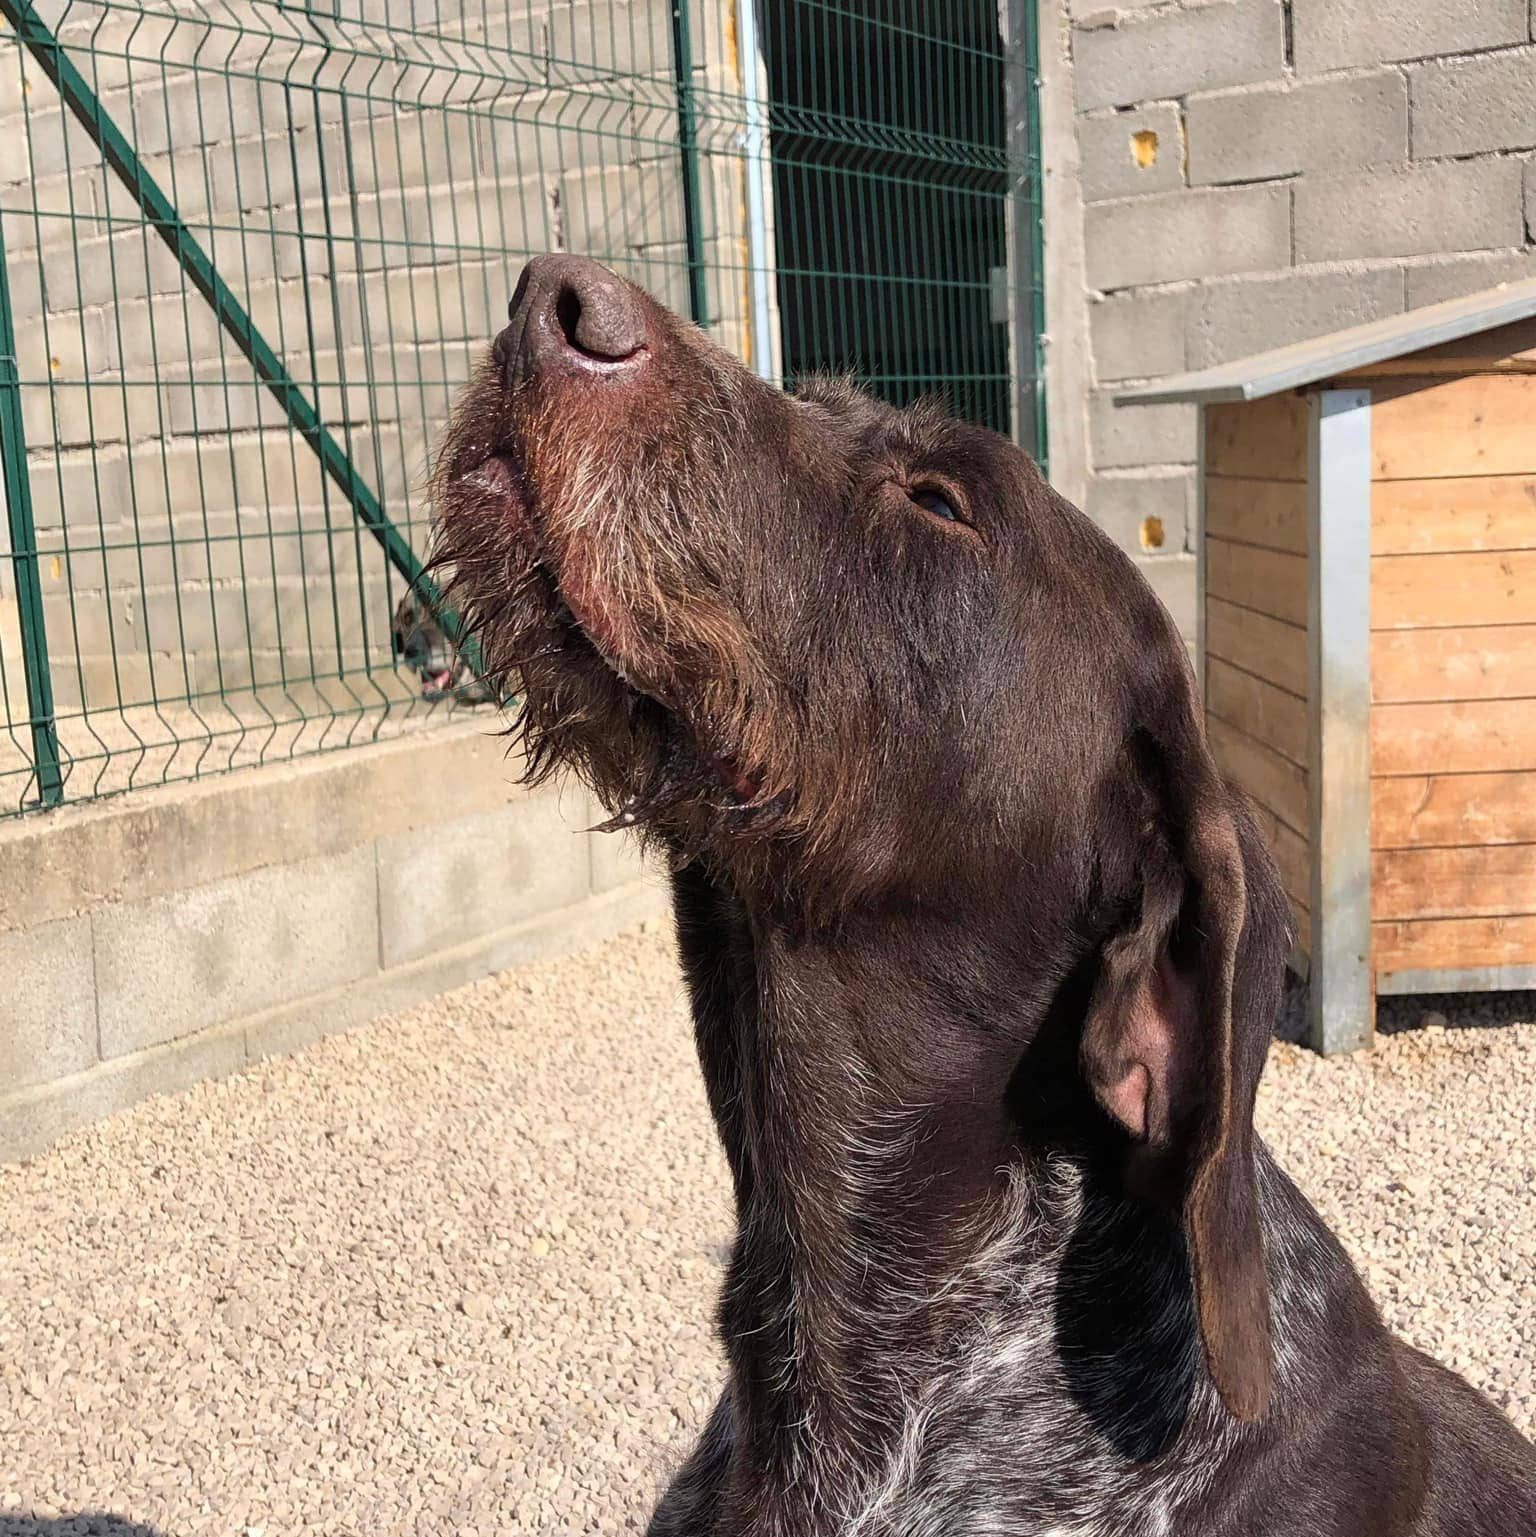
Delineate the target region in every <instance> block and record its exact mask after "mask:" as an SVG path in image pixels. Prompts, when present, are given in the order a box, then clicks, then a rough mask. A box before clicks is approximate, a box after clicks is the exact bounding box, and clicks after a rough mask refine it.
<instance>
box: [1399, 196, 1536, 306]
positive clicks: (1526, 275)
mask: <svg viewBox="0 0 1536 1537" xmlns="http://www.w3.org/2000/svg"><path fill="white" fill-rule="evenodd" d="M1531 191H1532V188H1531V181H1530V178H1527V182H1526V208H1527V210H1529V208H1530V206H1531ZM1404 276H1405V278H1406V279H1407V282H1408V308H1409V309H1411V310H1414V309H1418V308H1419V306H1420V305H1422V304H1439V303H1440V302H1441V301H1442V300H1444V299H1459V298H1460V297H1461V296H1462V295H1463V294H1475V293H1481V292H1482V291H1483V289H1485V288H1497V287H1498V286H1499V284H1501V283H1523V282H1528V281H1529V280H1530V279H1532V278H1536V251H1516V252H1504V253H1501V254H1499V255H1494V256H1461V257H1457V258H1456V259H1455V260H1453V261H1441V262H1433V263H1430V264H1427V265H1424V266H1415V267H1409V268H1407V270H1406V271H1405V273H1404Z"/></svg>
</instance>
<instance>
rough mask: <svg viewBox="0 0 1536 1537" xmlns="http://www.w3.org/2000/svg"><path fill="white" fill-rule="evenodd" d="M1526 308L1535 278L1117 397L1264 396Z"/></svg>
mask: <svg viewBox="0 0 1536 1537" xmlns="http://www.w3.org/2000/svg"><path fill="white" fill-rule="evenodd" d="M1532 315H1536V278H1532V279H1529V280H1527V281H1525V282H1520V283H1502V284H1500V285H1499V287H1497V288H1487V289H1484V290H1483V291H1482V292H1481V293H1475V294H1469V295H1467V296H1466V297H1465V298H1462V299H1448V300H1446V302H1445V303H1443V304H1430V305H1426V306H1425V307H1424V308H1423V309H1416V310H1409V311H1408V313H1407V314H1406V315H1393V316H1392V317H1391V318H1390V319H1387V320H1373V321H1371V322H1370V323H1369V324H1368V325H1363V326H1351V327H1349V329H1348V330H1345V331H1332V332H1330V333H1329V334H1328V335H1327V336H1316V337H1313V338H1312V339H1311V340H1310V341H1305V342H1293V343H1292V344H1291V345H1290V346H1289V347H1276V348H1275V349H1274V350H1273V351H1270V352H1260V353H1256V354H1255V355H1254V356H1253V357H1247V358H1239V359H1238V360H1236V361H1235V362H1232V363H1219V364H1217V365H1216V366H1215V367H1214V368H1202V369H1200V370H1199V371H1198V372H1196V373H1188V374H1176V375H1174V376H1173V377H1172V378H1169V379H1159V380H1158V381H1157V382H1156V383H1155V384H1142V385H1138V386H1136V388H1134V389H1129V390H1121V391H1119V392H1118V393H1117V394H1116V396H1115V400H1116V403H1117V404H1120V405H1150V404H1153V403H1154V402H1158V401H1173V400H1194V401H1200V402H1201V403H1206V404H1208V403H1211V402H1215V401H1223V400H1262V399H1263V397H1264V396H1266V395H1278V394H1279V393H1280V391H1282V390H1294V389H1299V388H1301V387H1302V386H1303V385H1308V384H1316V383H1317V382H1318V381H1319V380H1322V379H1331V378H1333V377H1334V376H1335V375H1337V374H1342V373H1347V372H1348V371H1349V370H1350V369H1352V368H1365V367H1368V366H1369V365H1370V364H1372V363H1380V362H1382V361H1383V360H1384V359H1386V358H1395V357H1401V356H1403V355H1405V354H1407V353H1411V352H1420V351H1422V350H1423V349H1424V348H1425V347H1433V346H1436V345H1438V344H1439V343H1441V342H1454V341H1459V340H1460V339H1461V338H1462V337H1464V336H1472V335H1474V334H1475V333H1477V332H1479V331H1491V330H1493V329H1494V328H1495V327H1497V326H1505V325H1509V324H1510V323H1511V322H1512V321H1516V320H1525V319H1527V318H1528V317H1530V316H1532Z"/></svg>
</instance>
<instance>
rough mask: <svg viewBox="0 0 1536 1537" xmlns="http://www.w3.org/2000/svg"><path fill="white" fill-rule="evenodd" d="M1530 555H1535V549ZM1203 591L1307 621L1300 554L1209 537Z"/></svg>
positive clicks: (1287, 619) (1292, 619) (1291, 621)
mask: <svg viewBox="0 0 1536 1537" xmlns="http://www.w3.org/2000/svg"><path fill="white" fill-rule="evenodd" d="M1532 554H1533V558H1536V551H1533V552H1532ZM1205 590H1206V592H1207V593H1209V594H1211V595H1212V596H1213V597H1218V598H1225V599H1227V601H1228V602H1230V603H1236V604H1239V605H1240V606H1241V607H1243V608H1248V609H1252V610H1253V611H1254V612H1255V613H1259V614H1268V615H1269V616H1270V618H1271V619H1283V620H1284V621H1285V622H1286V623H1287V624H1294V625H1303V626H1304V625H1305V624H1306V622H1307V562H1306V557H1305V556H1302V555H1283V554H1281V553H1280V552H1279V551H1277V550H1260V549H1257V548H1255V547H1254V546H1253V545H1249V544H1232V543H1230V542H1229V541H1228V540H1226V539H1211V538H1208V539H1207V540H1206V541H1205Z"/></svg>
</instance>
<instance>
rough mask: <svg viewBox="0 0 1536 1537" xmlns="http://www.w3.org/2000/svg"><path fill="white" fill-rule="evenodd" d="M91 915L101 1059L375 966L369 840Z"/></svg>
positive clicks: (365, 972)
mask: <svg viewBox="0 0 1536 1537" xmlns="http://www.w3.org/2000/svg"><path fill="white" fill-rule="evenodd" d="M94 923H95V937H96V982H97V990H98V1008H99V1011H100V1019H101V1052H102V1056H103V1057H107V1058H110V1057H116V1056H122V1055H125V1054H126V1053H128V1052H132V1051H140V1050H142V1049H143V1048H145V1047H147V1046H154V1045H157V1044H159V1043H160V1042H162V1041H171V1040H175V1039H177V1038H178V1037H180V1036H184V1035H190V1034H192V1033H193V1032H194V1031H196V1030H201V1029H203V1028H205V1027H207V1026H210V1025H215V1024H219V1023H221V1022H223V1021H225V1020H232V1019H239V1018H240V1017H242V1016H243V1015H246V1014H253V1013H256V1012H257V1011H259V1010H261V1009H265V1008H270V1007H272V1006H273V1005H275V1004H277V1003H279V1002H282V1001H283V1000H285V999H291V998H296V997H302V996H303V995H304V994H306V993H316V992H321V991H323V990H325V989H326V988H330V987H339V986H341V985H342V984H343V983H346V982H351V981H354V980H356V979H357V978H359V977H365V976H367V975H369V974H370V973H372V972H373V971H375V970H376V969H377V967H378V956H379V948H378V943H379V942H378V901H377V889H376V881H375V872H374V856H373V850H372V848H370V847H367V846H366V845H365V846H364V847H361V848H354V849H348V850H346V851H345V852H343V853H339V854H330V855H323V856H321V857H320V858H316V859H307V860H301V861H298V862H296V863H293V864H282V865H273V866H270V867H268V868H267V869H264V870H259V871H254V872H252V873H250V874H246V875H237V876H232V877H229V878H228V879H225V880H219V881H214V882H212V883H211V884H209V885H206V886H196V887H192V888H191V889H188V890H182V891H172V892H169V893H167V894H166V895H164V896H159V897H152V898H150V899H149V900H148V901H143V902H117V903H112V904H109V905H108V906H105V907H102V908H100V909H99V910H98V911H97V912H96V914H95V917H94Z"/></svg>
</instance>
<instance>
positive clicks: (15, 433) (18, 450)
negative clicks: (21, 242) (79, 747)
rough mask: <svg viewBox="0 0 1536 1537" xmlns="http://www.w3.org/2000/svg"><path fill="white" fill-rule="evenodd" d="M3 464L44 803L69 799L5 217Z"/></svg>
mask: <svg viewBox="0 0 1536 1537" xmlns="http://www.w3.org/2000/svg"><path fill="white" fill-rule="evenodd" d="M0 462H3V467H4V472H5V505H6V510H7V512H8V513H9V516H10V525H11V569H12V570H13V571H14V572H15V574H16V607H17V610H18V613H19V617H20V620H21V667H22V672H23V674H24V676H25V678H26V685H27V719H28V722H29V723H30V725H31V728H32V768H33V772H34V773H35V774H36V775H37V788H38V792H39V794H40V796H41V798H42V802H43V804H44V805H45V806H57V805H58V804H59V802H60V801H61V800H63V799H64V776H63V773H62V772H61V770H60V767H59V732H58V726H57V723H56V722H55V720H54V715H53V678H52V675H51V674H50V673H49V670H48V632H47V628H46V626H45V624H44V621H43V590H42V587H41V585H40V584H39V582H38V579H37V530H36V528H35V527H34V525H33V521H32V483H31V480H30V478H29V477H28V475H27V443H26V435H25V433H24V432H23V430H22V418H21V374H20V371H19V369H18V367H17V364H16V327H15V323H14V321H13V319H12V316H11V282H10V273H9V270H8V268H7V267H6V261H5V220H4V218H3V216H0Z"/></svg>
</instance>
